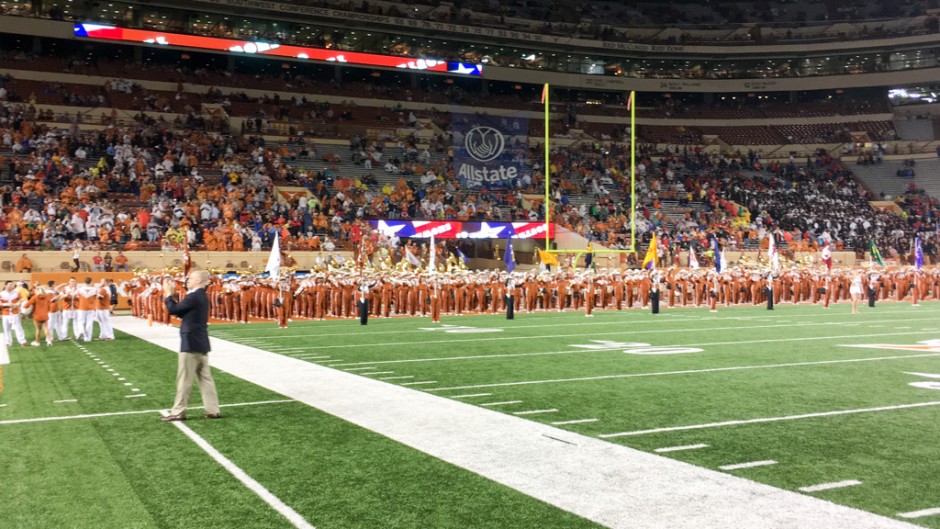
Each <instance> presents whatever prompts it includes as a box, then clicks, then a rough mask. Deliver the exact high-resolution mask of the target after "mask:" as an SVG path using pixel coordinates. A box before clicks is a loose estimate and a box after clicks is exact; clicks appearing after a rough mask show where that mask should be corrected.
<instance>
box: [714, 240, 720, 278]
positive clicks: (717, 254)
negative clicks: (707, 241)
mask: <svg viewBox="0 0 940 529" xmlns="http://www.w3.org/2000/svg"><path fill="white" fill-rule="evenodd" d="M712 250H713V251H714V253H715V271H716V272H721V246H718V237H712Z"/></svg>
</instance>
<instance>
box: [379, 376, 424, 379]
mask: <svg viewBox="0 0 940 529" xmlns="http://www.w3.org/2000/svg"><path fill="white" fill-rule="evenodd" d="M414 377H415V376H414V375H401V376H397V377H379V380H402V379H406V378H414Z"/></svg>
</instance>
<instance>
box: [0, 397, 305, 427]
mask: <svg viewBox="0 0 940 529" xmlns="http://www.w3.org/2000/svg"><path fill="white" fill-rule="evenodd" d="M135 396H136V395H135ZM287 402H296V401H295V400H294V399H282V400H259V401H255V402H236V403H234V404H222V405H221V406H220V407H222V408H235V407H241V406H260V405H263V404H284V403H287ZM192 408H193V409H199V408H202V406H192ZM161 411H162V410H133V411H112V412H106V413H85V414H82V415H60V416H55V417H35V418H32V419H8V420H6V421H0V425H5V424H25V423H31V422H48V421H68V420H73V419H96V418H98V417H117V416H120V415H145V414H148V413H160V412H161Z"/></svg>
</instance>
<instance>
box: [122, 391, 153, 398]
mask: <svg viewBox="0 0 940 529" xmlns="http://www.w3.org/2000/svg"><path fill="white" fill-rule="evenodd" d="M137 391H140V390H137ZM146 396H147V394H146V393H135V394H133V395H124V398H125V399H134V398H137V397H146Z"/></svg>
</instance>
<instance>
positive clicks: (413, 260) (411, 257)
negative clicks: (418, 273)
mask: <svg viewBox="0 0 940 529" xmlns="http://www.w3.org/2000/svg"><path fill="white" fill-rule="evenodd" d="M404 250H405V260H406V261H408V264H410V265H411V266H413V267H415V268H420V267H421V259H418V258H417V257H415V254H413V253H411V249H410V248H409V247H408V246H405V247H404Z"/></svg>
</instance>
